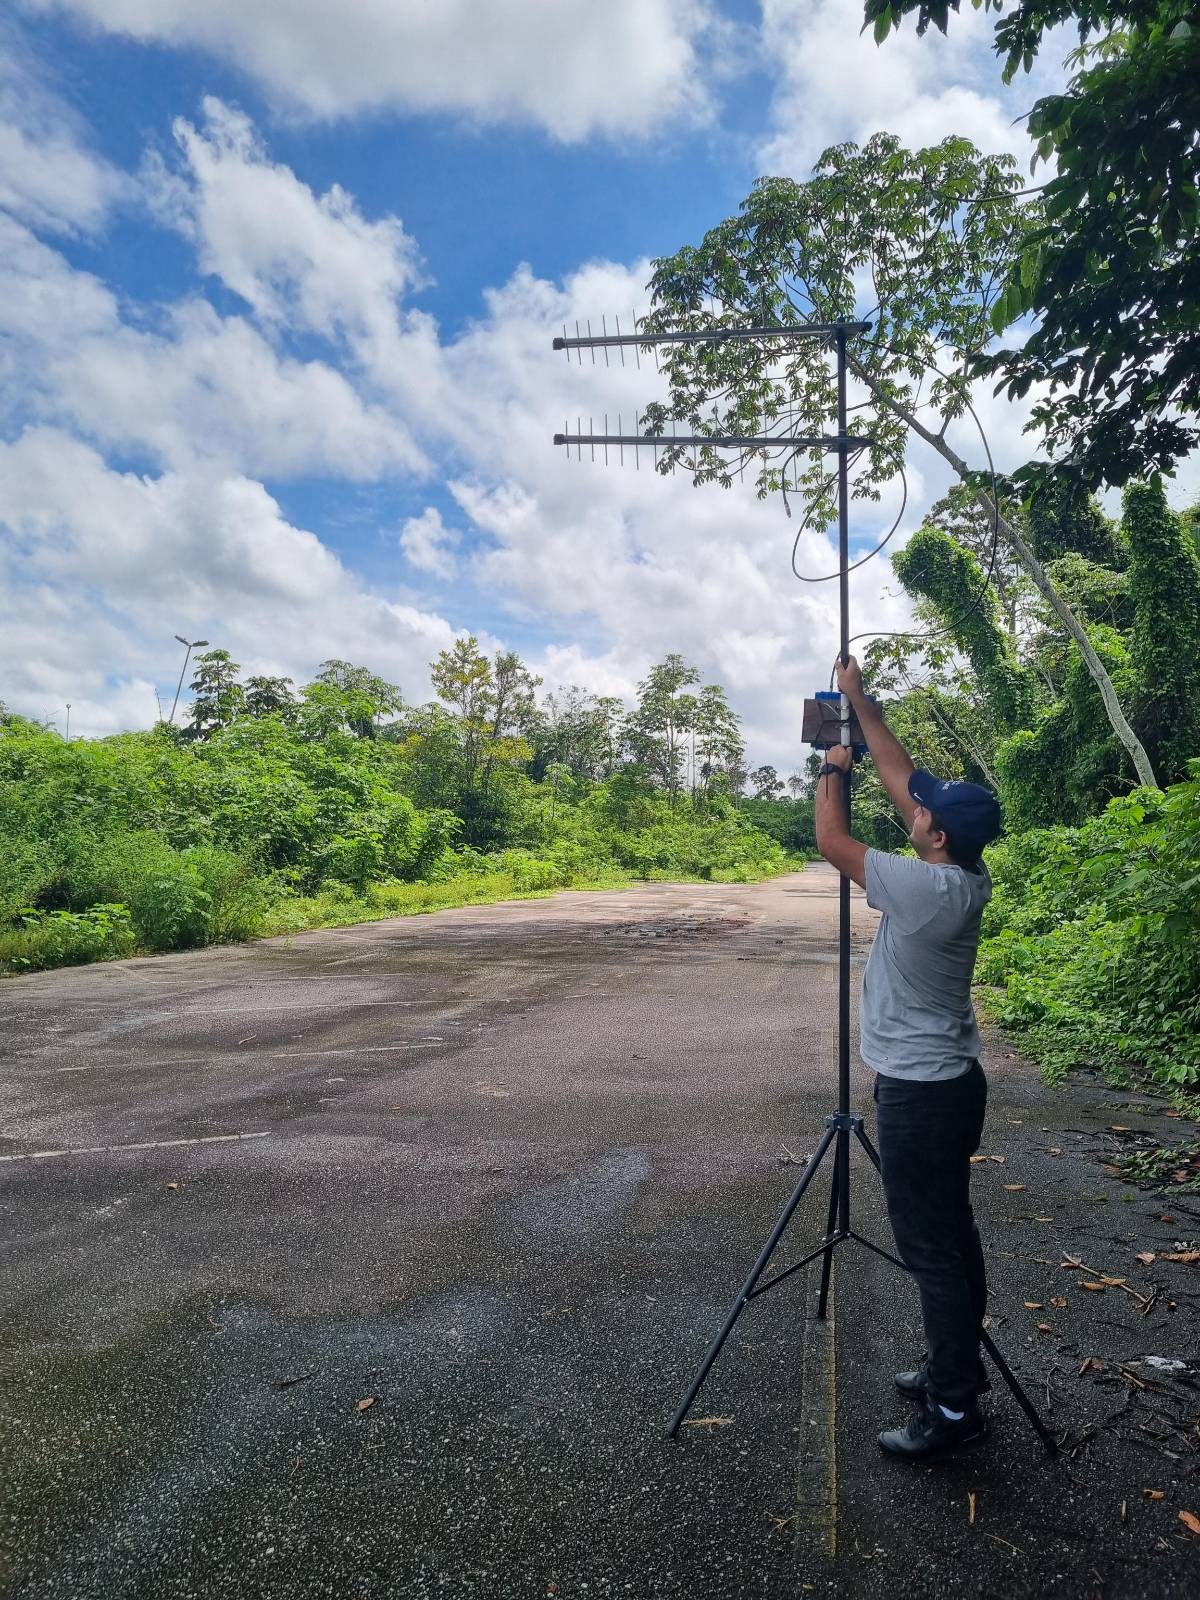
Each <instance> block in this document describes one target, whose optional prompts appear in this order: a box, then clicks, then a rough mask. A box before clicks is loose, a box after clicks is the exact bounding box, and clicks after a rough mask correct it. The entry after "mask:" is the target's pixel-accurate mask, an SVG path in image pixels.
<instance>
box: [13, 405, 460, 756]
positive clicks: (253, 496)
mask: <svg viewBox="0 0 1200 1600" xmlns="http://www.w3.org/2000/svg"><path fill="white" fill-rule="evenodd" d="M0 529H2V530H4V532H5V533H6V534H7V538H6V539H0V552H2V553H3V559H4V561H5V569H4V577H5V582H4V585H3V588H2V589H0V595H2V596H3V598H2V599H0V674H2V681H3V682H4V684H5V698H6V699H7V700H8V701H9V703H10V704H12V705H13V706H14V707H15V708H16V709H19V710H27V711H29V712H31V713H32V714H34V715H41V714H42V712H43V710H44V708H45V707H46V706H50V707H51V708H52V709H53V708H54V707H56V706H61V705H62V704H65V702H66V701H67V700H70V701H71V702H72V714H71V723H72V730H73V731H74V730H75V729H78V731H79V732H80V733H81V734H84V733H88V734H96V733H104V732H111V731H113V730H114V729H116V728H119V727H123V726H129V725H131V723H132V725H134V726H137V725H142V726H144V725H146V724H147V723H148V722H149V721H150V720H151V719H152V717H153V715H154V708H153V705H152V703H151V702H150V697H149V694H143V688H144V686H145V685H147V684H153V683H154V682H155V681H158V682H160V683H163V681H164V679H167V680H169V678H170V667H169V665H165V663H167V662H169V661H170V659H171V658H172V657H173V655H174V652H175V646H174V644H173V642H172V636H173V635H174V634H175V633H177V632H180V631H182V632H184V633H185V634H187V636H188V637H195V636H196V634H197V633H199V634H201V635H202V636H203V637H206V638H208V639H210V640H212V641H213V643H214V644H220V645H222V646H224V647H225V648H228V649H229V650H230V651H231V652H232V653H233V655H234V656H235V657H236V658H237V659H238V660H239V661H240V662H241V663H242V665H243V667H244V668H245V670H246V671H248V672H255V671H267V672H282V673H287V674H289V675H291V676H293V677H296V678H304V677H306V676H309V675H311V673H312V671H313V669H314V667H315V665H316V663H317V662H319V661H321V660H322V659H326V658H329V657H333V656H340V657H348V658H351V659H354V660H366V661H369V662H370V664H371V665H372V667H373V668H374V669H375V670H376V671H378V672H381V673H383V674H384V675H385V676H387V677H390V678H393V679H394V680H395V681H397V682H399V683H400V684H401V685H402V687H404V688H405V689H406V690H407V691H408V692H409V693H410V694H414V695H418V696H419V695H422V694H424V693H425V692H427V685H428V670H427V668H428V662H429V661H430V660H431V659H432V657H433V656H434V655H435V654H436V653H437V651H438V650H441V649H445V648H446V647H447V645H448V644H449V643H450V642H451V640H452V638H453V635H454V630H453V629H452V628H451V626H450V624H449V623H448V622H447V621H446V620H444V619H443V618H442V617H440V616H437V615H436V614H433V613H430V612H427V611H423V610H420V609H419V608H417V607H414V606H412V605H411V604H408V603H406V602H405V601H403V600H402V599H389V598H387V597H386V596H384V595H381V594H378V593H373V592H371V591H370V590H368V589H367V588H366V587H365V586H364V585H363V584H362V583H361V582H360V581H359V580H358V579H357V578H356V577H355V576H354V575H353V573H351V572H349V571H348V570H347V569H346V568H345V567H344V566H343V565H342V563H341V562H340V561H339V560H338V559H337V557H336V556H335V555H334V554H333V553H332V552H331V551H330V550H328V549H327V548H326V547H325V546H324V545H323V544H322V543H321V541H320V540H319V539H318V538H317V537H316V535H315V534H313V533H310V532H308V531H306V530H305V529H302V528H297V527H295V526H293V525H292V524H291V523H289V522H288V521H287V520H286V518H285V517H284V516H283V515H282V513H281V511H280V508H279V506H278V505H277V503H276V502H275V501H274V500H273V499H272V497H271V496H270V495H269V494H268V493H267V491H266V490H265V489H264V488H263V486H262V484H260V483H255V482H253V481H252V480H250V479H247V478H244V477H237V476H225V475H222V474H220V473H211V474H205V473H203V472H199V471H192V472H182V473H164V474H163V475H162V476H160V477H158V478H149V477H142V476H139V475H137V474H134V473H122V472H115V471H113V470H112V469H111V468H110V467H108V466H107V465H106V464H105V462H104V460H103V459H102V458H101V457H100V456H99V455H98V454H97V453H96V452H95V451H94V450H92V449H91V448H90V447H89V446H87V445H84V444H82V443H80V442H79V441H78V440H76V439H73V438H71V437H69V436H68V435H66V434H63V433H62V432H60V431H58V430H55V429H48V428H40V429H31V430H29V431H27V432H26V433H25V434H23V435H22V436H21V437H20V438H19V439H17V440H16V441H15V442H14V443H12V444H9V445H0ZM189 629H191V630H193V632H191V633H188V630H189ZM135 706H136V709H135ZM55 714H56V715H57V714H58V713H57V712H55Z"/></svg>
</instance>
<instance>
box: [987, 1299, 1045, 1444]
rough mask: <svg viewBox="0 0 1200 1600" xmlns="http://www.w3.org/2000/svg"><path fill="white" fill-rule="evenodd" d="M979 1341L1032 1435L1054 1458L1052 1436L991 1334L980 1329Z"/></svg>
mask: <svg viewBox="0 0 1200 1600" xmlns="http://www.w3.org/2000/svg"><path fill="white" fill-rule="evenodd" d="M979 1341H980V1343H981V1344H982V1345H983V1348H984V1349H985V1350H986V1351H987V1353H988V1355H989V1356H991V1358H992V1361H993V1363H994V1364H995V1367H996V1370H997V1372H999V1374H1000V1376H1001V1377H1002V1378H1003V1379H1004V1381H1005V1383H1006V1384H1007V1385H1008V1387H1009V1388H1010V1389H1011V1390H1012V1392H1013V1397H1014V1399H1015V1400H1016V1402H1017V1404H1018V1405H1019V1406H1020V1408H1021V1410H1022V1411H1023V1412H1024V1413H1025V1415H1026V1416H1027V1417H1028V1418H1029V1422H1030V1426H1031V1427H1032V1428H1033V1431H1034V1433H1036V1434H1037V1436H1038V1438H1039V1439H1040V1440H1041V1441H1042V1443H1043V1444H1044V1445H1045V1447H1046V1450H1047V1452H1048V1453H1049V1454H1050V1455H1052V1456H1056V1455H1057V1454H1058V1444H1057V1443H1056V1441H1055V1439H1054V1436H1053V1434H1052V1433H1051V1432H1050V1430H1049V1429H1048V1428H1047V1427H1046V1424H1045V1423H1044V1422H1043V1421H1042V1419H1041V1417H1039V1416H1038V1414H1037V1412H1036V1411H1035V1410H1034V1407H1033V1401H1032V1400H1030V1398H1029V1396H1028V1395H1027V1394H1026V1393H1025V1391H1024V1389H1022V1387H1021V1385H1020V1384H1019V1383H1018V1382H1017V1379H1016V1376H1015V1375H1014V1373H1013V1372H1012V1371H1011V1370H1010V1368H1009V1365H1008V1362H1007V1361H1005V1359H1004V1357H1003V1356H1002V1355H1001V1354H1000V1352H999V1350H997V1349H996V1345H995V1341H994V1340H993V1339H992V1336H991V1334H989V1333H987V1332H986V1331H985V1330H982V1329H981V1330H980V1334H979Z"/></svg>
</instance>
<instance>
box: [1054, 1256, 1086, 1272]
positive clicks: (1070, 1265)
mask: <svg viewBox="0 0 1200 1600" xmlns="http://www.w3.org/2000/svg"><path fill="white" fill-rule="evenodd" d="M1082 1265H1083V1262H1082V1261H1081V1260H1080V1259H1079V1257H1078V1256H1069V1255H1067V1254H1066V1253H1065V1252H1064V1254H1063V1258H1062V1260H1061V1261H1060V1262H1059V1266H1060V1267H1062V1268H1063V1269H1064V1270H1065V1271H1067V1272H1074V1271H1076V1270H1077V1269H1078V1268H1079V1267H1081V1266H1082Z"/></svg>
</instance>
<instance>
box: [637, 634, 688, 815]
mask: <svg viewBox="0 0 1200 1600" xmlns="http://www.w3.org/2000/svg"><path fill="white" fill-rule="evenodd" d="M699 681H700V674H699V672H698V671H697V670H696V668H695V667H691V666H688V664H687V662H685V661H684V659H683V657H682V656H681V655H674V654H672V655H668V656H667V658H666V659H665V660H664V661H661V662H660V663H659V664H658V665H657V666H655V667H651V669H650V671H649V673H648V674H647V675H646V677H645V678H643V679H642V681H641V683H639V684H638V703H637V706H636V708H635V709H634V711H633V712H632V713H631V715H630V717H629V720H628V722H627V724H626V730H625V740H626V744H627V745H628V748H629V750H630V753H631V754H632V756H633V758H634V760H635V761H637V762H638V763H639V764H640V765H641V766H643V767H645V768H646V770H647V771H648V772H650V773H651V774H652V775H653V777H654V778H655V779H656V780H657V781H658V782H659V783H660V784H661V785H662V786H663V788H664V789H666V790H667V791H668V792H669V793H671V794H674V793H675V792H676V791H677V790H678V789H679V785H680V768H681V766H682V762H683V751H684V738H685V735H686V734H687V733H689V732H690V730H691V728H692V727H693V725H694V722H695V715H696V698H695V696H694V695H690V694H687V693H686V692H685V691H686V689H687V688H688V687H689V685H691V684H693V683H699Z"/></svg>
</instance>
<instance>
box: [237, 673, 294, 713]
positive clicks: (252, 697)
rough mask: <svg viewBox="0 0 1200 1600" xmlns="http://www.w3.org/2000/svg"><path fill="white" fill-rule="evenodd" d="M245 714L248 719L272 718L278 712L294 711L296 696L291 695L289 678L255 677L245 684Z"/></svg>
mask: <svg viewBox="0 0 1200 1600" xmlns="http://www.w3.org/2000/svg"><path fill="white" fill-rule="evenodd" d="M245 689H246V702H245V712H246V715H247V716H248V717H272V716H275V715H276V714H277V713H278V712H285V713H286V712H290V711H293V710H294V709H295V705H296V696H295V695H294V694H293V693H292V680H291V679H290V678H271V677H262V676H259V675H255V676H253V677H250V678H247V679H246V683H245Z"/></svg>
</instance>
